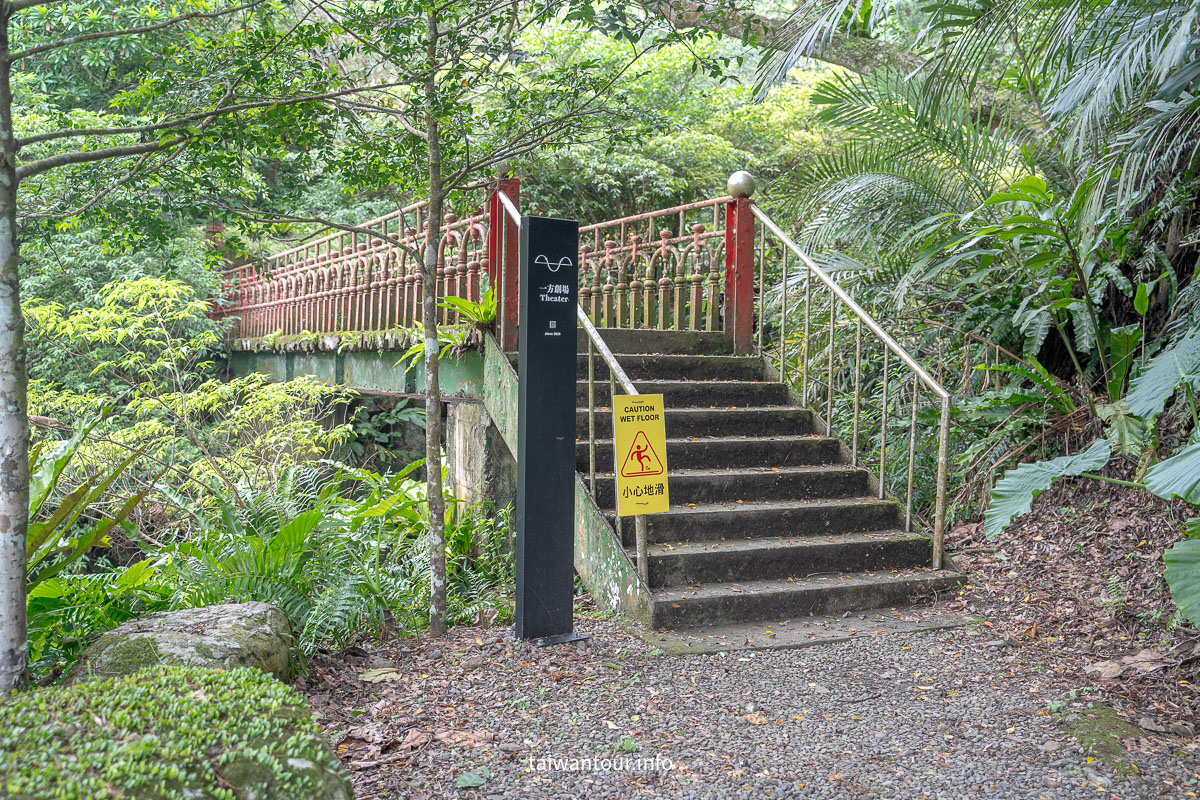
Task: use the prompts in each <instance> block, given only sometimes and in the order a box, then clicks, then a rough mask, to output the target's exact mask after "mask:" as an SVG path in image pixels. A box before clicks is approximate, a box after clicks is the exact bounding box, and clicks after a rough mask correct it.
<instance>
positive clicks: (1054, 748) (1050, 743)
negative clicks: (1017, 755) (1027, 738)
mask: <svg viewBox="0 0 1200 800" xmlns="http://www.w3.org/2000/svg"><path fill="white" fill-rule="evenodd" d="M1042 749H1043V750H1045V751H1046V752H1047V753H1057V752H1058V750H1059V745H1058V742H1056V741H1054V740H1053V739H1047V740H1046V742H1045V744H1043V745H1042Z"/></svg>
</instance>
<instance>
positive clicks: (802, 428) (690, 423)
mask: <svg viewBox="0 0 1200 800" xmlns="http://www.w3.org/2000/svg"><path fill="white" fill-rule="evenodd" d="M665 421H666V426H667V436H668V437H670V438H672V439H684V438H690V437H695V436H797V435H801V434H810V433H812V432H813V415H812V412H811V411H809V410H808V409H806V408H795V407H790V406H773V407H767V408H741V407H739V408H668V409H667V410H666V420H665ZM587 433H588V412H587V409H586V408H581V409H579V410H578V411H577V413H576V415H575V435H576V436H577V437H579V438H581V439H584V438H587ZM596 436H597V437H598V438H610V437H611V436H612V410H611V409H609V408H608V407H603V408H598V409H596Z"/></svg>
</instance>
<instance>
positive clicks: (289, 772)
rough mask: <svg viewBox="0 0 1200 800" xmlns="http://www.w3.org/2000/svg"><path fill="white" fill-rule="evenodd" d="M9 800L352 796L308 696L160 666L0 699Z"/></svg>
mask: <svg viewBox="0 0 1200 800" xmlns="http://www.w3.org/2000/svg"><path fill="white" fill-rule="evenodd" d="M0 795H2V796H4V797H6V798H12V799H13V800H34V799H35V798H37V800H42V798H63V800H77V799H78V800H85V799H87V800H90V799H91V798H98V797H124V798H127V800H139V799H144V800H149V798H154V800H176V798H178V800H183V798H205V799H206V800H234V798H235V797H247V796H251V797H272V798H277V800H284V799H285V798H296V800H313V799H314V798H318V799H319V798H331V799H332V798H344V799H348V798H350V797H351V796H352V790H351V789H350V786H349V780H348V778H347V776H346V774H345V772H344V771H343V770H342V768H341V765H340V764H339V763H338V762H337V759H336V758H335V757H334V755H333V753H331V752H330V750H329V746H328V744H327V743H326V741H325V736H324V734H323V733H322V732H321V729H320V728H318V727H317V725H316V723H314V722H313V720H312V718H311V717H310V716H309V712H308V709H307V707H306V706H305V704H304V701H303V699H301V698H300V697H299V696H298V695H297V694H296V693H295V692H293V691H292V690H291V689H289V688H288V687H286V686H284V685H283V684H281V683H279V682H278V681H276V680H275V679H274V678H271V677H270V676H268V675H265V674H263V673H261V672H259V671H257V670H251V669H238V670H229V671H214V670H205V669H197V668H181V667H159V668H154V669H149V670H145V671H143V672H139V673H137V674H136V675H133V676H130V677H128V678H122V679H119V680H113V681H91V682H88V683H83V684H79V685H77V686H70V687H57V688H53V689H43V690H39V691H34V692H28V693H25V694H20V695H16V696H15V697H13V698H12V699H10V700H8V701H6V702H0Z"/></svg>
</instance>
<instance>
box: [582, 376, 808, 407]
mask: <svg viewBox="0 0 1200 800" xmlns="http://www.w3.org/2000/svg"><path fill="white" fill-rule="evenodd" d="M633 385H634V386H635V387H636V388H637V390H638V391H639V392H640V393H642V394H661V395H662V396H663V404H664V405H665V406H666V407H667V408H672V407H675V408H682V407H687V408H722V407H724V408H728V407H730V406H754V407H756V408H761V407H762V406H787V405H788V404H789V403H790V402H791V398H789V397H788V390H787V387H786V386H785V385H783V384H782V383H776V382H775V381H660V380H635V381H634V383H633ZM595 389H596V404H597V405H602V406H606V405H608V399H609V398H608V381H597V382H596V387H595ZM617 393H618V394H620V393H621V388H620V387H619V386H618V387H617ZM575 401H576V404H577V405H578V407H579V408H587V403H588V382H587V381H585V380H584V381H576V383H575Z"/></svg>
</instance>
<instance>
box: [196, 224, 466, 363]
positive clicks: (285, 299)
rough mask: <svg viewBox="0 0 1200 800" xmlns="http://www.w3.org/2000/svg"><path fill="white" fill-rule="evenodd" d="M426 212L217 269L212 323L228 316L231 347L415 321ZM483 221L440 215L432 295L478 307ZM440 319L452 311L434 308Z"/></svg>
mask: <svg viewBox="0 0 1200 800" xmlns="http://www.w3.org/2000/svg"><path fill="white" fill-rule="evenodd" d="M427 215H428V211H427V208H426V205H425V203H415V204H413V205H410V206H407V207H405V208H402V209H400V210H399V211H395V212H393V213H391V214H388V215H386V216H383V217H379V218H378V219H374V220H371V221H369V222H366V223H363V224H362V225H358V226H355V227H356V228H358V230H355V231H341V232H337V233H332V234H329V235H327V236H324V237H322V238H319V239H316V240H314V241H311V242H308V243H306V244H303V245H300V246H299V247H294V248H292V249H290V250H286V251H284V252H282V253H277V254H275V255H271V256H268V257H266V258H265V259H263V260H262V261H260V262H258V263H249V264H243V265H240V266H236V267H232V268H230V269H228V270H226V271H225V275H224V286H223V294H224V303H222V304H220V306H219V307H218V308H217V309H216V311H215V313H214V316H217V317H232V318H233V322H232V331H231V335H232V336H233V337H234V338H235V339H254V338H260V337H264V336H268V335H271V334H279V335H285V336H290V335H298V334H301V333H316V334H325V333H345V332H363V331H383V330H391V329H395V328H403V327H408V326H410V325H413V324H415V323H418V322H420V321H421V319H422V313H421V265H422V263H423V261H424V258H425V254H426V252H427V248H428V236H427V229H428V216H427ZM486 229H487V216H486V215H485V214H483V213H482V212H476V213H473V214H468V215H466V216H464V217H462V218H459V217H458V216H456V215H454V214H447V215H446V217H445V228H444V232H445V235H444V236H443V238H442V241H441V246H440V250H439V252H438V262H437V263H438V267H437V285H438V296H439V297H462V298H466V299H468V300H471V301H474V302H478V301H479V298H480V284H481V272H482V269H483V265H484V264H486V263H487V260H488V253H487V235H486ZM441 321H443V322H453V321H456V312H454V311H453V310H450V309H442V310H441Z"/></svg>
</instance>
